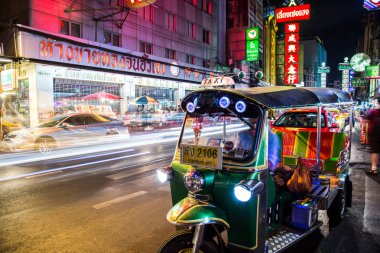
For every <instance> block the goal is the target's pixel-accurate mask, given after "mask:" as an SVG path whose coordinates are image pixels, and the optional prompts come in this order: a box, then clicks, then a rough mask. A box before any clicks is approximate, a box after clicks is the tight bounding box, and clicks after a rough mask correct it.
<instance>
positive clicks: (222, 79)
mask: <svg viewBox="0 0 380 253" xmlns="http://www.w3.org/2000/svg"><path fill="white" fill-rule="evenodd" d="M232 85H235V82H234V79H232V77H229V76H218V77H211V78H207V79H204V80H202V82H201V87H220V86H232Z"/></svg>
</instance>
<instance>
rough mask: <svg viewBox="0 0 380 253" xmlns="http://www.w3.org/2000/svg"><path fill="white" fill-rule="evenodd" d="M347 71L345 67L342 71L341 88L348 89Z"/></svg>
mask: <svg viewBox="0 0 380 253" xmlns="http://www.w3.org/2000/svg"><path fill="white" fill-rule="evenodd" d="M349 72H350V70H348V69H345V70H343V71H342V90H344V91H348V83H349V80H348V79H349V77H348V75H349Z"/></svg>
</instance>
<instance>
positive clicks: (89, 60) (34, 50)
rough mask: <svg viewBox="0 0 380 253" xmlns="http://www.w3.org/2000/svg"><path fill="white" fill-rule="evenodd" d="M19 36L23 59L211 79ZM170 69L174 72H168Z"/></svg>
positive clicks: (149, 62)
mask: <svg viewBox="0 0 380 253" xmlns="http://www.w3.org/2000/svg"><path fill="white" fill-rule="evenodd" d="M18 36H19V38H20V41H21V46H20V47H19V48H20V52H19V55H20V57H24V58H30V59H39V60H46V61H53V62H59V63H66V64H72V65H78V66H87V67H95V68H102V69H107V70H118V71H123V72H127V73H130V74H135V73H136V74H145V75H150V76H158V77H163V78H173V79H179V80H184V79H185V80H190V81H195V82H200V81H202V80H203V79H204V78H208V77H210V76H214V73H212V72H206V71H205V70H198V69H193V68H187V67H185V66H184V67H182V68H180V67H179V66H174V65H173V66H172V63H165V62H158V61H155V60H152V59H149V58H142V57H139V56H137V55H136V56H134V55H126V54H123V53H122V52H113V51H108V50H107V49H106V48H105V50H102V49H101V48H94V47H90V46H91V45H89V46H88V47H87V46H79V45H76V44H71V43H69V42H64V41H59V40H50V39H47V38H44V37H42V36H36V35H33V36H31V35H30V34H29V33H26V32H19V35H18ZM171 67H172V69H176V71H171Z"/></svg>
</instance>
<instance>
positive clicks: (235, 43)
mask: <svg viewBox="0 0 380 253" xmlns="http://www.w3.org/2000/svg"><path fill="white" fill-rule="evenodd" d="M227 13H228V14H227V44H228V50H227V51H228V52H227V55H228V59H229V63H230V66H231V67H232V68H234V67H238V68H240V69H241V70H243V71H245V72H247V73H246V74H247V76H248V77H251V78H252V77H253V74H254V72H255V71H257V70H261V71H262V70H263V68H264V24H263V1H262V0H228V2H227ZM249 27H259V36H260V37H259V50H260V56H259V61H255V62H246V61H245V59H246V53H245V47H246V44H245V31H246V29H247V28H249ZM247 81H248V80H247Z"/></svg>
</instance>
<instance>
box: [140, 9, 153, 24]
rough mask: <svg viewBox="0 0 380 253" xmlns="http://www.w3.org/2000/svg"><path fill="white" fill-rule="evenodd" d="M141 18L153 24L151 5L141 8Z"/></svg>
mask: <svg viewBox="0 0 380 253" xmlns="http://www.w3.org/2000/svg"><path fill="white" fill-rule="evenodd" d="M142 18H143V19H145V20H148V21H150V22H153V6H152V5H149V6H146V7H144V8H142Z"/></svg>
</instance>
